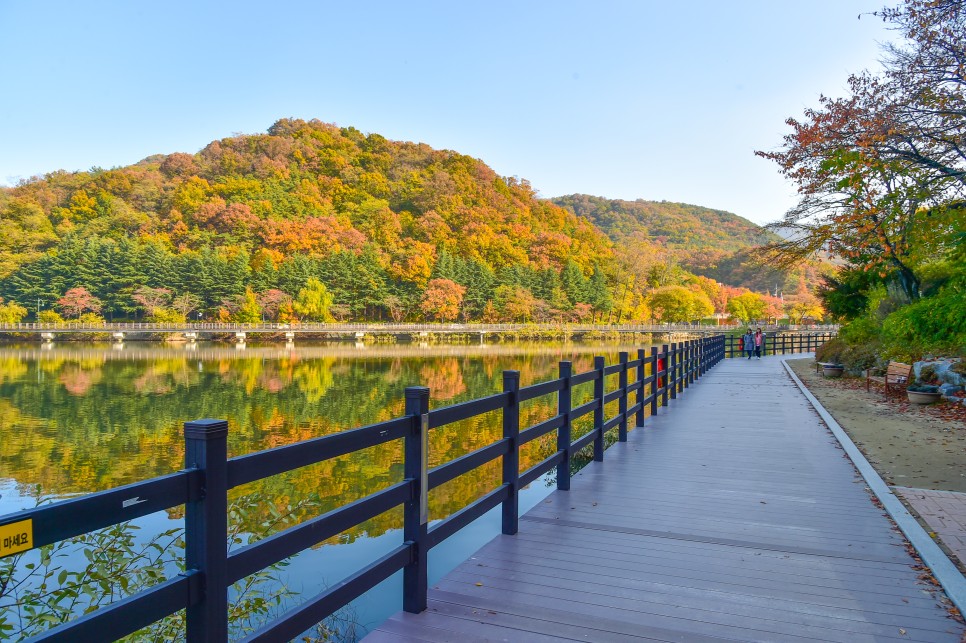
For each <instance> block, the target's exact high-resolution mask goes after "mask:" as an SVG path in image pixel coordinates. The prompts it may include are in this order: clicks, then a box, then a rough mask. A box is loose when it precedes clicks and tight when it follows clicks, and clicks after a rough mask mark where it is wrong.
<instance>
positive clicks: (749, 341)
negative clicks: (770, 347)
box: [741, 327, 755, 359]
mask: <svg viewBox="0 0 966 643" xmlns="http://www.w3.org/2000/svg"><path fill="white" fill-rule="evenodd" d="M741 343H742V344H743V345H744V347H745V353H747V354H748V359H751V356H752V354H753V353H754V352H755V336H754V334H752V332H751V328H750V327H749V328H748V332H746V333H745V334H744V335H742V336H741Z"/></svg>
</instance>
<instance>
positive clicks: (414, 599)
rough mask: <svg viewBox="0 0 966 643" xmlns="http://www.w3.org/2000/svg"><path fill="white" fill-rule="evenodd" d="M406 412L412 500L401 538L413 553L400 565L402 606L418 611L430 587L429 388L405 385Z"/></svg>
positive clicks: (406, 472)
mask: <svg viewBox="0 0 966 643" xmlns="http://www.w3.org/2000/svg"><path fill="white" fill-rule="evenodd" d="M406 415H408V416H410V417H412V422H413V427H412V430H411V431H410V432H409V435H407V436H406V439H405V445H404V447H403V448H404V450H405V463H404V465H403V468H404V472H403V475H404V476H405V478H406V480H408V481H409V482H410V484H411V485H412V489H413V497H412V500H410V501H408V502H406V503H405V506H404V508H403V540H404V541H405V542H406V544H407V545H409V547H410V549H411V550H412V552H413V555H412V561H411V562H410V563H409V564H408V565H406V566H405V567H404V568H403V609H404V610H406V611H407V612H410V613H413V614H418V613H419V612H422V611H423V610H425V609H426V592H427V589H428V586H429V573H428V563H429V548H428V545H427V542H426V530H427V529H426V528H427V525H428V524H429V504H428V500H429V489H428V488H427V487H428V486H429V467H428V458H429V389H428V388H426V387H425V386H409V387H407V388H406Z"/></svg>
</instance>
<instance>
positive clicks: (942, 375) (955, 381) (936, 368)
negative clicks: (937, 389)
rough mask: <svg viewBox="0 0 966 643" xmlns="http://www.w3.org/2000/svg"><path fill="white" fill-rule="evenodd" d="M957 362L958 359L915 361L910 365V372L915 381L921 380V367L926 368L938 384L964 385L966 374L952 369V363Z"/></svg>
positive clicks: (965, 384)
mask: <svg viewBox="0 0 966 643" xmlns="http://www.w3.org/2000/svg"><path fill="white" fill-rule="evenodd" d="M957 362H959V360H958V359H935V360H927V361H922V362H916V363H915V364H913V365H912V372H913V375H914V376H915V378H916V381H921V380H922V371H923V369H927V370H929V371H932V373H933V375H934V376H935V378H936V379H937V380H939V383H940V384H950V385H952V386H966V376H963V375H962V374H960V373H957V372H955V371H954V370H952V367H953V365H954V364H956V363H957Z"/></svg>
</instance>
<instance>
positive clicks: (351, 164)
mask: <svg viewBox="0 0 966 643" xmlns="http://www.w3.org/2000/svg"><path fill="white" fill-rule="evenodd" d="M610 246H611V244H610V242H609V240H608V239H607V237H606V236H605V235H603V234H602V233H601V232H600V231H598V230H597V229H596V228H594V226H593V225H592V224H591V223H589V222H588V221H587V220H585V219H582V218H580V217H577V216H575V215H574V214H572V213H571V212H569V211H567V210H565V209H564V208H561V207H559V206H556V205H554V204H552V203H549V202H547V201H542V200H538V199H536V198H535V197H534V192H533V190H532V189H531V188H530V186H529V184H528V183H527V182H526V181H518V180H516V179H512V178H505V177H501V176H498V175H497V174H496V173H495V172H494V171H493V170H492V169H490V168H489V167H488V166H487V165H485V164H484V163H483V162H482V161H479V160H477V159H474V158H471V157H469V156H465V155H462V154H458V153H455V152H452V151H442V150H434V149H432V148H430V147H429V146H427V145H424V144H416V143H408V142H395V141H390V140H387V139H386V138H384V137H382V136H380V135H378V134H369V135H364V134H362V133H361V132H359V131H358V130H356V129H354V128H351V127H348V128H345V127H344V128H340V127H337V126H335V125H331V124H327V123H323V122H320V121H314V120H313V121H310V122H306V121H301V120H287V119H286V120H280V121H278V122H277V123H275V124H274V125H273V126H272V127H271V128H270V129H269V130H268V133H267V134H258V135H243V136H236V137H233V138H228V139H223V140H220V141H215V142H212V143H211V144H210V145H208V146H207V147H205V148H204V149H203V150H201V151H200V152H199V153H197V154H185V153H175V154H170V155H167V156H163V155H158V156H152V157H149V158H147V159H145V160H144V161H141V162H140V163H137V164H136V165H133V166H129V167H122V168H116V169H111V170H97V169H95V170H92V171H90V172H78V173H67V172H55V173H52V174H48V175H46V176H45V177H43V178H42V179H39V180H32V181H30V182H27V183H26V184H24V185H21V186H18V187H16V188H10V189H2V190H0V295H2V296H4V297H6V298H7V300H14V301H19V302H20V303H21V304H22V305H28V304H30V306H29V307H30V308H33V307H34V306H33V302H35V301H37V300H38V299H40V300H41V301H46V302H47V303H48V305H50V303H52V302H53V301H55V300H57V299H58V298H59V297H61V296H62V295H64V293H65V291H66V290H67V289H69V288H71V287H76V286H84V287H85V288H86V289H87V290H89V291H90V292H91V293H92V294H94V295H95V296H96V297H98V298H99V299H101V300H102V302H103V303H104V311H105V312H106V313H110V312H113V314H115V315H122V314H129V313H134V312H135V311H136V310H135V309H136V308H138V304H137V303H136V302H135V301H133V300H132V294H133V293H134V291H135V290H136V289H137V288H138V287H139V286H143V285H146V286H149V287H151V288H155V289H167V290H170V291H171V292H172V293H173V294H175V295H176V294H179V293H192V294H193V295H195V296H197V297H199V298H201V300H202V301H201V302H200V304H199V308H198V309H199V310H203V311H205V312H206V313H209V312H211V311H213V310H214V309H217V308H219V307H221V306H222V304H223V301H225V300H229V299H231V298H232V297H236V296H238V295H241V294H243V293H244V292H245V291H246V287H251V288H252V289H253V290H254V291H255V292H263V291H266V290H269V289H277V290H281V291H283V292H285V293H288V294H289V295H293V296H294V295H295V294H296V293H297V292H298V291H299V289H300V288H302V287H303V286H304V285H305V283H306V280H307V278H308V277H311V276H315V277H317V278H319V279H320V280H322V281H323V283H325V284H326V285H327V286H328V290H329V292H330V293H331V294H333V295H334V296H335V305H336V306H340V305H344V306H348V307H350V308H351V315H352V316H354V317H359V316H362V315H365V314H368V315H373V314H382V313H385V312H386V311H385V308H386V301H387V299H386V298H387V297H395V299H390V300H389V301H390V302H391V304H392V305H393V306H394V307H399V306H401V307H402V308H403V309H409V310H413V309H414V306H416V305H417V304H418V303H419V302H420V301H421V299H422V296H423V295H424V292H425V289H426V287H427V284H428V282H429V281H430V280H431V279H432V278H434V277H449V278H452V279H451V280H452V281H459V282H460V283H462V284H463V285H464V287H465V288H466V292H465V293H464V299H465V303H466V304H467V305H469V306H470V308H471V312H470V314H472V315H474V316H478V315H480V314H482V308H483V305H484V302H485V301H486V300H487V299H492V296H493V291H494V289H495V288H496V287H497V286H499V285H500V284H501V283H510V284H513V283H519V282H528V281H532V280H534V279H536V278H537V276H538V274H539V273H540V272H541V271H551V272H553V273H554V276H559V274H560V273H561V272H562V271H563V270H564V269H565V268H567V266H571V267H572V269H573V268H575V269H576V271H577V272H579V273H580V275H581V276H582V277H583V278H584V279H585V280H589V279H590V278H591V277H592V276H593V275H594V274H595V272H600V273H601V275H600V277H599V281H600V280H602V279H603V276H604V271H605V270H606V268H607V266H609V265H610V264H611V262H612V252H611V249H610ZM440 259H443V261H439V260H440ZM145 271H148V272H145ZM444 272H445V273H446V274H442V273H444ZM457 273H458V274H457ZM456 277H459V279H456ZM549 277H550V275H549V274H544V278H545V279H544V280H545V281H547V282H548V283H549V282H553V279H550V278H549ZM601 283H603V282H602V281H601ZM531 285H532V284H531ZM583 285H586V284H583ZM552 286H553V284H552V283H550V288H551V289H552ZM545 294H546V295H547V296H548V297H549V293H545ZM570 296H571V297H577V298H584V299H586V298H587V296H586V293H585V294H584V295H581V294H579V293H575V292H571V294H570ZM560 303H561V304H562V303H563V302H560ZM571 303H573V302H571ZM377 309H381V310H377Z"/></svg>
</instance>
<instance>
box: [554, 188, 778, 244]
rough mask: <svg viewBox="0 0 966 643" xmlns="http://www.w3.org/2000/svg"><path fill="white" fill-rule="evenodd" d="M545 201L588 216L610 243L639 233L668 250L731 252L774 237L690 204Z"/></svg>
mask: <svg viewBox="0 0 966 643" xmlns="http://www.w3.org/2000/svg"><path fill="white" fill-rule="evenodd" d="M550 201H551V202H552V203H554V204H556V205H559V206H561V207H564V208H567V209H568V210H570V211H571V212H573V213H574V214H576V215H578V216H581V217H584V218H585V219H588V220H589V221H591V222H592V223H593V224H594V225H595V226H597V227H598V228H600V230H602V231H603V232H604V233H605V234H606V235H607V236H609V237H610V238H611V239H613V240H614V241H622V240H624V239H626V238H627V237H630V236H633V235H641V234H644V235H646V236H647V237H648V238H650V239H652V240H654V241H656V242H658V243H662V244H664V245H667V246H668V247H670V248H682V249H685V250H692V249H705V248H713V249H716V250H724V251H729V252H734V251H737V250H745V249H747V248H750V247H754V246H758V245H760V244H762V243H764V242H767V241H772V240H775V239H777V237H775V236H774V235H773V234H771V233H770V232H768V231H767V230H765V229H764V228H762V227H761V226H759V225H756V224H755V223H752V222H751V221H749V220H748V219H745V218H743V217H740V216H738V215H737V214H733V213H731V212H727V211H725V210H715V209H713V208H708V207H704V206H700V205H692V204H689V203H675V202H671V201H645V200H644V199H637V200H635V201H623V200H620V199H608V198H606V197H600V196H590V195H587V194H569V195H566V196H561V197H556V198H552V199H550Z"/></svg>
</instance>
